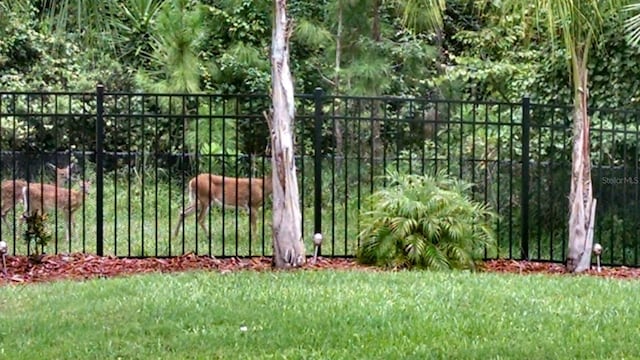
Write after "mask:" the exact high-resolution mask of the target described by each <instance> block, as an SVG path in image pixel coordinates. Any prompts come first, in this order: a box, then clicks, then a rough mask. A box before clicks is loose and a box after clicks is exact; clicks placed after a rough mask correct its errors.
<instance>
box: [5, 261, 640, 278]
mask: <svg viewBox="0 0 640 360" xmlns="http://www.w3.org/2000/svg"><path fill="white" fill-rule="evenodd" d="M6 261H7V269H6V275H5V274H3V273H2V272H0V285H7V284H20V283H34V282H47V281H55V280H61V279H73V280H84V279H90V278H96V277H97V278H105V277H114V276H125V275H130V274H140V273H151V272H179V271H188V270H195V269H205V270H210V271H218V272H223V273H224V272H231V271H239V270H252V271H267V270H270V269H271V259H270V258H266V257H262V258H224V259H214V258H210V257H207V256H196V255H193V254H187V255H184V256H179V257H173V258H164V259H158V258H145V259H123V258H116V257H99V256H95V255H86V254H71V255H45V256H44V257H43V258H42V259H40V262H39V263H37V264H34V263H33V262H32V261H30V260H29V259H28V258H27V257H25V256H7V259H6ZM0 268H1V264H0ZM302 269H303V271H304V270H319V269H343V270H366V271H378V270H377V269H374V268H371V267H366V266H362V265H359V264H356V263H355V261H354V260H353V259H344V258H318V259H317V262H315V263H313V259H312V258H309V259H308V262H307V264H306V265H305V266H304V267H303V268H302ZM481 271H486V272H502V273H506V272H508V273H520V274H531V273H545V274H551V275H558V276H571V274H568V273H566V272H565V269H564V266H563V265H562V264H556V263H541V262H530V261H515V260H491V261H486V262H485V263H484V264H483V266H482V268H481ZM581 276H602V277H609V278H640V268H628V267H603V268H602V271H601V272H597V271H596V270H595V269H592V270H590V271H588V272H585V273H583V274H581Z"/></svg>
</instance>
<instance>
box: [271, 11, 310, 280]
mask: <svg viewBox="0 0 640 360" xmlns="http://www.w3.org/2000/svg"><path fill="white" fill-rule="evenodd" d="M274 5H275V11H274V14H275V21H274V26H273V39H272V45H271V76H272V94H271V95H272V98H273V114H272V116H271V117H269V122H270V127H271V149H272V158H271V164H272V167H273V176H272V181H273V225H272V226H273V235H272V236H273V260H272V261H273V265H274V266H275V267H276V268H288V267H295V266H300V265H302V264H304V263H305V261H306V258H305V248H304V243H303V242H302V228H301V227H302V217H301V215H300V203H299V193H298V179H297V175H296V165H295V158H294V154H295V152H294V151H295V149H294V146H293V131H294V126H293V125H294V124H293V122H294V113H295V111H294V102H293V80H292V78H291V70H290V68H289V37H290V35H291V33H290V30H291V29H290V27H289V26H290V24H289V21H288V19H287V1H286V0H274Z"/></svg>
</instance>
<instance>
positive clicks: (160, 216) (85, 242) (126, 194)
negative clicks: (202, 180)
mask: <svg viewBox="0 0 640 360" xmlns="http://www.w3.org/2000/svg"><path fill="white" fill-rule="evenodd" d="M129 178H130V179H131V181H130V182H128V181H127V180H126V177H125V175H122V174H120V175H119V177H118V178H117V179H114V176H113V174H108V175H107V176H106V177H105V182H104V207H103V212H104V241H105V242H104V251H105V255H118V256H143V255H144V256H149V255H151V256H169V255H179V254H184V253H188V252H194V253H197V254H201V255H215V256H222V255H227V256H256V255H262V256H270V255H271V252H272V246H271V226H270V224H271V216H272V214H271V201H270V200H268V201H267V204H266V207H265V209H266V210H265V211H260V212H259V214H258V230H257V233H256V234H253V235H252V236H251V239H250V236H249V232H250V231H249V217H248V215H247V213H246V212H244V211H243V210H242V209H240V210H234V209H226V210H224V211H223V210H221V209H220V208H218V207H212V211H211V212H210V215H209V216H208V217H207V220H206V224H207V226H208V227H209V228H210V231H211V241H209V239H208V238H207V234H206V233H205V232H204V231H203V230H202V229H200V227H199V226H198V225H197V223H196V218H195V216H194V215H192V216H190V217H188V218H187V219H186V220H185V222H184V231H182V228H181V229H180V231H179V232H178V236H177V237H176V238H174V239H170V234H171V233H172V232H173V230H174V228H175V226H176V225H177V222H178V214H179V213H180V209H182V208H183V206H187V205H188V203H189V198H188V196H187V195H186V194H185V193H184V186H182V185H181V184H179V181H173V182H171V183H170V182H168V181H166V179H165V180H163V179H158V180H157V181H156V179H154V178H153V176H152V175H149V174H148V175H146V177H145V178H144V179H143V178H142V177H138V176H135V175H132V176H131V177H129ZM188 180H189V179H185V181H188ZM312 180H313V179H312V178H307V180H306V181H307V182H308V181H312ZM300 190H301V193H303V194H302V196H303V201H304V202H303V206H302V208H301V210H302V212H303V236H304V238H305V239H306V240H308V241H305V243H306V245H307V250H308V254H312V253H313V243H312V241H311V239H312V237H313V234H314V222H313V221H314V217H313V214H314V210H313V206H312V204H313V202H312V201H313V198H312V196H313V193H312V192H311V191H308V189H305V188H302V187H301V189H300ZM338 196H339V195H338ZM342 199H344V195H342ZM325 203H326V207H325V208H324V209H323V213H322V218H323V220H322V221H323V232H324V234H325V239H326V241H325V242H324V244H323V253H324V254H335V255H350V254H353V253H354V250H355V246H356V241H355V240H354V239H356V238H357V232H358V228H357V224H358V222H357V217H358V207H357V197H356V198H355V199H353V200H349V201H348V202H347V201H340V200H338V201H337V203H335V204H329V203H328V202H327V201H325ZM17 208H18V212H17V213H15V214H14V213H13V212H10V213H9V215H8V219H9V221H10V222H11V221H12V220H13V217H14V216H15V215H16V214H21V212H22V211H23V210H22V205H21V204H19V205H18V206H17ZM95 213H96V199H95V191H94V192H92V193H90V194H88V195H87V197H86V200H85V204H84V207H83V208H80V209H79V210H78V211H77V212H76V213H75V215H74V218H75V219H76V226H75V228H74V236H73V237H72V240H71V242H70V243H69V242H67V241H66V238H65V229H64V223H63V222H64V220H63V217H62V214H61V213H60V214H58V220H57V226H56V220H55V218H56V214H55V213H53V212H52V213H50V217H49V219H50V221H49V224H50V228H49V230H50V231H52V232H53V235H54V240H53V242H52V243H51V245H50V248H49V249H46V251H47V252H49V253H61V252H62V253H64V252H88V253H95V251H96V236H95V234H96V217H95ZM263 213H264V214H263ZM16 222H17V218H16ZM15 229H16V230H15V231H14V228H13V227H12V226H9V227H7V226H3V227H2V234H3V238H5V239H11V240H9V245H10V251H11V253H14V254H26V253H27V246H26V244H25V243H24V242H23V241H22V227H20V226H18V227H16V228H15ZM14 251H15V252H14Z"/></svg>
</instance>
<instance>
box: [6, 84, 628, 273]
mask: <svg viewBox="0 0 640 360" xmlns="http://www.w3.org/2000/svg"><path fill="white" fill-rule="evenodd" d="M269 108H270V99H269V97H268V96H267V95H211V94H195V95H194V94H134V93H131V94H129V93H110V92H108V91H105V90H104V88H103V87H102V86H98V87H97V88H96V91H95V92H93V93H64V92H55V93H54V92H52V93H35V92H34V93H29V92H15V93H11V92H0V177H1V178H2V179H3V180H5V181H9V180H11V179H25V180H28V181H29V182H30V183H32V184H38V183H41V182H44V183H47V182H53V181H54V180H53V176H54V172H53V171H52V170H51V169H50V168H49V167H48V166H47V165H46V164H47V163H51V164H54V165H56V166H59V167H63V166H66V165H68V164H70V163H72V162H73V163H75V164H76V166H75V168H74V169H75V170H74V178H75V179H76V180H79V179H86V180H90V181H91V182H92V185H91V191H90V192H89V193H88V194H85V196H84V201H82V204H81V205H82V206H81V207H80V208H79V209H78V210H77V211H76V213H75V216H74V218H75V219H76V223H77V224H76V226H75V227H73V234H74V236H72V237H71V240H70V241H67V240H66V238H65V237H64V233H63V231H64V226H63V225H64V217H63V216H61V214H62V211H64V209H61V208H60V204H58V206H56V204H52V206H51V207H52V208H56V207H57V208H58V210H57V211H52V212H51V215H50V220H52V221H51V223H52V224H53V229H55V231H54V232H53V235H54V239H53V241H52V244H51V245H50V246H49V247H48V248H47V249H45V250H46V251H48V252H55V253H66V252H77V251H80V252H89V253H96V254H99V255H115V256H125V257H145V256H175V255H180V254H184V253H188V252H194V253H198V254H208V255H215V256H256V255H265V256H268V255H270V254H271V246H270V240H269V239H270V237H271V229H270V226H269V225H270V202H269V199H268V198H267V199H264V201H265V206H264V207H263V208H262V210H261V211H260V212H259V214H258V218H259V220H258V225H259V226H258V230H257V232H256V233H253V232H252V231H251V230H250V222H249V217H248V216H247V215H246V212H245V211H243V209H242V208H241V209H238V208H237V207H236V208H233V207H232V208H227V209H225V210H223V209H219V208H213V209H212V211H211V212H209V213H208V214H207V216H206V221H205V224H206V225H207V227H208V230H209V231H208V233H205V231H203V229H202V228H200V226H199V225H198V223H197V222H196V218H195V216H193V217H188V218H186V220H185V222H184V224H183V225H182V226H180V228H179V229H178V230H179V231H178V236H177V237H175V238H172V236H171V234H172V232H173V231H174V230H175V227H176V224H177V223H178V220H179V217H180V214H181V212H182V211H183V210H184V209H185V208H186V207H187V206H188V205H189V200H190V199H189V195H188V194H187V193H186V192H185V190H186V187H187V184H188V182H189V180H190V179H191V178H193V177H194V176H195V175H197V174H198V173H202V172H209V173H213V174H221V175H222V174H224V176H227V177H232V178H238V177H241V178H249V179H250V181H253V182H257V181H259V179H262V178H263V176H265V175H267V174H269V173H270V166H271V162H270V158H269V149H268V145H269V130H268V126H267V124H266V120H265V118H264V115H263V114H264V112H265V111H267V110H268V109H269ZM296 111H297V116H296V150H297V154H296V164H297V167H298V179H299V188H300V191H301V194H300V195H301V209H302V215H303V218H302V225H303V236H304V238H305V243H306V244H307V248H308V252H309V254H311V253H312V250H313V245H312V242H311V239H312V237H313V234H314V233H317V232H320V233H322V234H323V235H324V239H325V241H324V243H323V246H322V249H321V253H322V255H325V256H352V255H353V254H354V252H355V249H356V247H357V245H358V232H359V217H358V213H359V210H360V208H361V206H362V204H363V201H364V199H365V198H366V197H367V196H368V195H369V194H371V193H373V192H375V191H376V190H377V189H380V188H382V187H384V186H386V185H387V184H386V180H385V178H384V175H385V174H386V173H387V171H389V170H395V171H399V172H405V173H420V174H424V173H430V174H435V173H437V172H440V171H444V172H447V173H449V174H452V175H455V176H457V177H460V178H463V179H465V180H468V181H471V182H473V183H474V184H475V187H474V188H473V196H474V198H475V199H477V200H480V201H484V202H487V203H489V204H490V205H491V207H492V208H493V209H494V210H496V211H497V212H498V214H499V215H500V216H499V218H498V220H496V223H495V230H496V232H497V234H498V248H497V250H496V251H495V252H491V253H489V252H488V253H487V254H486V257H487V258H512V259H531V260H544V261H555V262H562V261H564V258H565V251H566V250H565V249H566V247H567V233H568V231H567V228H566V223H567V219H568V215H567V213H568V210H567V209H568V201H567V197H568V194H569V179H570V168H571V167H570V160H571V134H572V133H571V111H572V108H571V107H567V106H555V105H546V104H536V103H534V102H531V101H530V100H529V99H528V98H526V97H525V98H523V99H522V101H520V102H518V103H505V102H488V101H483V102H472V101H445V100H441V99H427V98H423V99H418V98H399V97H368V98H365V97H348V96H329V95H326V94H324V92H323V91H322V90H320V89H318V90H317V91H316V92H314V93H313V94H303V95H299V96H297V97H296ZM639 115H640V111H633V110H629V109H624V110H615V109H600V110H599V109H592V111H591V116H592V130H591V133H592V160H593V174H592V175H593V185H594V195H595V197H596V198H597V199H598V213H597V224H596V235H595V239H596V241H598V242H600V243H601V244H602V245H603V246H604V247H605V252H604V254H603V260H604V262H605V263H606V264H624V265H631V266H636V265H640V261H639V259H638V249H639V247H640V244H638V240H637V239H638V234H639V233H640V226H639V225H640V213H639V212H638V206H639V196H638V182H639V181H640V180H639V179H640V172H639V171H638V164H639V158H638V154H639V151H640V150H639V149H638V143H639V142H638V139H639V138H640V135H639V134H640V132H639V131H638V130H639V129H638V118H639ZM74 182H75V183H77V181H74ZM73 188H74V189H76V190H77V189H78V188H77V185H73ZM233 196H235V195H233ZM20 200H21V194H17V193H15V192H13V191H8V192H7V191H5V189H4V188H3V193H2V211H3V215H5V213H6V214H7V217H6V221H3V222H2V223H0V232H1V234H2V237H3V239H8V240H9V241H8V242H9V243H10V247H11V251H12V253H13V254H23V253H29V252H30V251H32V250H33V249H30V248H28V246H27V244H26V242H24V241H23V240H22V238H21V237H22V230H21V229H22V224H21V223H20V215H21V214H22V204H21V203H20ZM232 200H233V201H232V202H238V201H239V200H238V199H235V198H234V199H232ZM14 205H15V206H14Z"/></svg>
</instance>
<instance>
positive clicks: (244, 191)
mask: <svg viewBox="0 0 640 360" xmlns="http://www.w3.org/2000/svg"><path fill="white" fill-rule="evenodd" d="M223 189H224V190H223ZM223 191H224V197H223ZM272 191H273V183H272V182H271V175H267V176H265V177H264V179H261V178H234V177H226V176H221V175H213V174H209V173H201V174H199V175H197V176H196V177H194V178H192V179H191V180H189V184H188V185H187V193H188V195H189V205H188V206H187V207H186V208H185V209H184V210H183V211H181V212H180V213H179V215H178V219H179V220H178V224H177V226H176V228H175V230H174V232H173V235H172V237H173V238H175V237H176V236H177V235H178V231H179V230H180V227H181V226H182V223H183V222H184V219H185V218H186V217H187V216H189V215H190V214H193V213H194V212H196V211H198V213H197V214H196V220H197V222H198V224H199V225H200V227H201V228H202V230H204V231H205V233H206V234H207V237H209V230H208V229H207V227H206V225H205V223H204V220H205V215H206V214H207V213H208V212H209V210H210V208H211V205H212V204H216V205H218V206H221V207H223V208H243V209H245V210H246V211H248V212H249V219H250V222H251V232H252V234H255V233H256V220H257V213H258V209H259V208H260V207H261V206H262V204H263V202H264V199H265V198H266V197H267V196H269V195H270V194H271V192H272Z"/></svg>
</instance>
